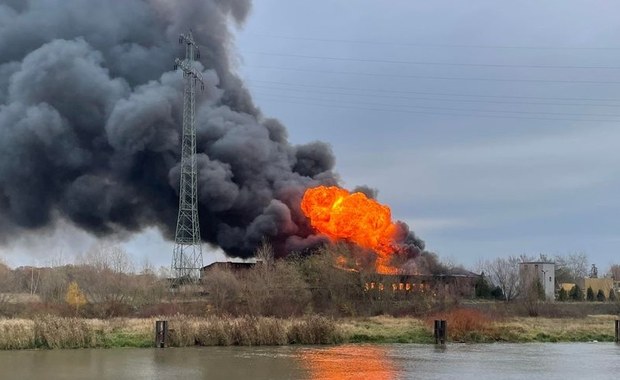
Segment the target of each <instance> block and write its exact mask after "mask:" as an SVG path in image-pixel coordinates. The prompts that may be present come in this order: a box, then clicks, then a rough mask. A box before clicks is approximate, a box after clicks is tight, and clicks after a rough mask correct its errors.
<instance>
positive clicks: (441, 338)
mask: <svg viewBox="0 0 620 380" xmlns="http://www.w3.org/2000/svg"><path fill="white" fill-rule="evenodd" d="M447 336H448V323H447V322H446V321H445V320H439V319H436V320H435V344H440V345H445V344H446V337H447Z"/></svg>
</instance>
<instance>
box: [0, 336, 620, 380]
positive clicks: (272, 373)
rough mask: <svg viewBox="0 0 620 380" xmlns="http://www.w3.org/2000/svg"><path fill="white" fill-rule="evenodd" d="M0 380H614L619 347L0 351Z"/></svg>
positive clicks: (617, 373) (619, 359)
mask: <svg viewBox="0 0 620 380" xmlns="http://www.w3.org/2000/svg"><path fill="white" fill-rule="evenodd" d="M0 379H16V380H26V379H66V380H73V379H80V380H82V379H93V380H98V379H114V380H121V379H132V380H137V379H173V380H182V379H227V380H241V379H243V380H261V379H315V380H319V379H321V380H329V379H338V380H340V379H369V380H379V379H545V380H549V379H562V380H567V379H620V345H615V344H613V343H540V344H472V345H467V344H450V345H448V346H447V347H446V348H445V349H438V348H435V347H434V346H432V345H417V344H385V345H341V346H327V347H317V346H306V347H299V346H286V347H192V348H166V349H107V350H106V349H85V350H44V351H37V350H26V351H2V352H0Z"/></svg>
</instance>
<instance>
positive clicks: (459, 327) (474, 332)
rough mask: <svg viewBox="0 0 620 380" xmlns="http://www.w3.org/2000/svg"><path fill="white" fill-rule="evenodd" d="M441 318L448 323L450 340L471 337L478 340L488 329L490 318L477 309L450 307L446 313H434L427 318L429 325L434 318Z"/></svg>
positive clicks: (466, 339) (461, 340) (461, 339)
mask: <svg viewBox="0 0 620 380" xmlns="http://www.w3.org/2000/svg"><path fill="white" fill-rule="evenodd" d="M436 319H443V320H445V321H446V322H447V324H448V337H449V338H450V340H452V341H457V342H467V341H471V340H472V337H476V336H477V337H478V338H477V339H475V340H476V341H479V340H481V339H482V336H484V335H485V334H487V333H488V332H489V331H490V324H491V322H492V319H491V318H490V317H489V316H488V315H486V314H484V313H482V312H480V311H477V310H472V309H460V308H459V309H452V310H451V311H448V312H446V313H440V314H436V315H435V316H433V317H432V318H430V319H428V320H427V324H428V325H429V326H431V327H432V326H433V323H434V320H436Z"/></svg>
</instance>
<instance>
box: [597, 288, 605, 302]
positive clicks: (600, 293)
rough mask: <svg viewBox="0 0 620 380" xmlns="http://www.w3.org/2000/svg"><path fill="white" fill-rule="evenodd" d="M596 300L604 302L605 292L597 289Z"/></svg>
mask: <svg viewBox="0 0 620 380" xmlns="http://www.w3.org/2000/svg"><path fill="white" fill-rule="evenodd" d="M596 300H597V301H599V302H605V292H604V291H603V289H599V290H598V292H597V293H596Z"/></svg>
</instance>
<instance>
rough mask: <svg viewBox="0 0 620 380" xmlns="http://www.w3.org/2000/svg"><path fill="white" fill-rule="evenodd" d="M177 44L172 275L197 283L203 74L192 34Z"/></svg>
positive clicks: (199, 247) (176, 278)
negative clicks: (179, 124) (181, 49)
mask: <svg viewBox="0 0 620 380" xmlns="http://www.w3.org/2000/svg"><path fill="white" fill-rule="evenodd" d="M179 43H180V44H185V59H184V60H180V59H178V58H177V59H175V61H174V62H175V65H174V68H175V70H176V69H177V68H180V69H181V70H182V71H183V77H184V78H185V90H184V96H183V143H182V147H181V181H180V186H179V216H178V218H177V229H176V234H175V237H174V243H175V244H174V250H173V254H172V272H173V275H174V282H175V283H176V284H177V285H179V284H182V283H191V282H196V281H198V280H199V279H200V268H202V242H201V240H200V224H199V222H198V186H197V179H196V177H197V168H196V126H195V124H194V117H195V114H196V85H197V83H198V82H200V86H201V88H202V89H203V90H204V82H203V79H202V74H200V72H199V71H198V70H196V69H195V68H194V66H193V63H194V59H197V58H200V53H199V51H198V46H197V45H196V42H195V41H194V37H193V36H192V32H191V31H190V32H189V33H187V34H181V36H180V37H179Z"/></svg>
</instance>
